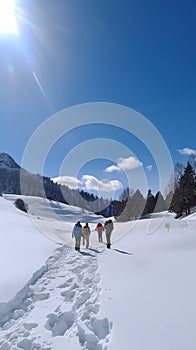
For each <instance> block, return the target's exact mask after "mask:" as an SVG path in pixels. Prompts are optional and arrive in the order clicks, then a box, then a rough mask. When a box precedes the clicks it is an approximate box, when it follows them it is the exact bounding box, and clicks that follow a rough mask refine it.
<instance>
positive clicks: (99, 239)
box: [95, 222, 104, 243]
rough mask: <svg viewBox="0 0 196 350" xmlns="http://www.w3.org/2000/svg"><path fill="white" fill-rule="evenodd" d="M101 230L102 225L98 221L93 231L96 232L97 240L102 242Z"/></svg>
mask: <svg viewBox="0 0 196 350" xmlns="http://www.w3.org/2000/svg"><path fill="white" fill-rule="evenodd" d="M103 230H104V228H103V225H102V224H101V223H100V222H99V223H98V224H97V227H96V229H95V231H97V233H98V241H99V242H100V243H102V242H103V238H102V233H103Z"/></svg>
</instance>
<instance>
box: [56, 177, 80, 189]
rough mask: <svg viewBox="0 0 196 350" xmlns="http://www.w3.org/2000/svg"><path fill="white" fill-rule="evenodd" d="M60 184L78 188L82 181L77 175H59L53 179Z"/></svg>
mask: <svg viewBox="0 0 196 350" xmlns="http://www.w3.org/2000/svg"><path fill="white" fill-rule="evenodd" d="M51 180H52V181H53V182H56V183H58V184H60V185H64V186H68V187H69V188H71V189H76V188H78V186H79V184H80V181H79V180H78V179H77V178H76V177H75V176H58V177H55V178H53V179H51Z"/></svg>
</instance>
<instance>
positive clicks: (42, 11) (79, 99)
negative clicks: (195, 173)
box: [0, 0, 196, 191]
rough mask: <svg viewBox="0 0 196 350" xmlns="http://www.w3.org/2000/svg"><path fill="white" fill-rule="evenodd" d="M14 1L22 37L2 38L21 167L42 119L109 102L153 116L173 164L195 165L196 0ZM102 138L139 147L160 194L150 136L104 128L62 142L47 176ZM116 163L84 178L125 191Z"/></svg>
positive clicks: (6, 129)
mask: <svg viewBox="0 0 196 350" xmlns="http://www.w3.org/2000/svg"><path fill="white" fill-rule="evenodd" d="M15 5H16V12H17V23H18V32H19V35H18V36H15V35H10V34H9V35H8V34H5V33H4V34H2V33H0V51H1V57H0V77H1V79H0V115H1V118H0V123H1V130H2V132H1V139H0V144H1V147H0V151H1V152H7V153H9V154H10V155H11V156H12V157H13V158H14V159H15V160H16V161H17V162H18V163H20V162H21V159H22V156H23V152H24V149H25V147H26V144H27V143H28V140H29V138H30V137H31V135H32V134H33V133H34V132H35V131H36V129H37V128H38V127H39V126H40V125H41V123H43V122H45V121H46V120H47V119H48V118H49V117H51V116H52V115H53V114H54V113H56V112H58V111H61V110H63V109H65V108H67V107H70V106H74V105H77V104H83V103H88V102H98V101H100V102H110V103H116V104H121V105H124V106H127V107H130V108H132V109H134V110H136V111H138V112H139V113H141V114H142V115H144V116H145V117H146V118H147V119H149V121H150V122H151V123H152V124H153V125H154V126H155V127H156V128H157V130H158V131H159V132H160V134H161V135H162V137H163V139H164V140H165V142H166V144H167V147H168V149H169V151H170V153H171V156H172V159H173V162H174V163H176V162H177V161H180V162H183V163H186V161H187V156H186V155H183V154H181V153H180V152H179V151H178V150H182V149H184V148H188V149H192V150H195V114H196V65H195V61H196V41H195V37H196V25H195V18H196V3H195V1H193V0H192V1H191V0H188V1H181V0H173V1H167V0H166V1H159V0H149V1H146V0H132V1H128V0H126V1H125V0H124V1H123V0H122V1H117V0H116V1H115V0H107V1H105V0H99V1H98V0H94V1H92V0H83V1H81V0H73V1H66V0H58V1H55V0H42V1H38V0H34V1H32V2H27V1H22V0H18V1H15ZM84 129H85V130H84ZM45 137H46V138H47V135H45ZM95 137H98V138H99V137H106V138H109V139H114V140H116V141H118V142H120V143H123V144H125V145H126V147H129V148H131V150H132V151H133V152H134V155H135V157H136V158H137V159H139V161H141V162H142V164H143V167H144V169H146V167H147V166H152V169H151V171H148V170H145V172H146V177H147V178H148V180H147V182H148V184H147V187H151V188H153V190H154V191H156V190H157V189H158V186H157V184H156V182H157V181H156V176H157V169H156V165H155V164H154V161H153V157H152V155H151V154H150V152H149V151H148V150H147V149H146V147H145V146H144V145H143V144H142V142H141V140H137V138H136V137H133V136H130V135H126V132H125V131H124V132H123V131H121V132H118V131H117V132H116V129H112V128H110V130H109V128H106V127H105V126H104V125H102V126H101V125H100V126H99V128H98V129H96V130H95V128H94V127H92V126H91V125H89V127H88V126H86V127H85V128H78V129H77V128H76V130H74V131H73V132H72V133H69V134H68V135H65V136H64V137H62V138H61V139H59V140H58V142H56V144H55V146H53V147H51V150H50V152H49V154H48V157H47V160H46V163H45V166H44V174H45V175H47V176H50V177H56V176H58V175H59V174H60V169H61V164H62V162H63V160H64V158H65V157H66V154H67V153H66V152H69V151H70V150H71V149H72V148H73V147H75V146H76V145H77V144H80V143H81V142H84V141H85V140H89V139H93V138H95ZM185 153H186V152H185ZM122 157H123V155H122ZM107 162H108V161H106V160H103V161H100V160H97V162H96V161H91V162H88V163H87V164H86V165H84V166H83V167H82V168H81V169H78V175H79V176H80V177H81V176H82V175H92V176H94V177H96V178H97V179H98V180H100V181H101V180H102V179H105V178H106V175H107V179H108V181H111V180H115V179H117V180H119V181H120V182H122V183H123V185H126V180H125V177H126V176H125V174H123V173H122V172H111V173H107V174H104V169H105V167H106V163H107ZM116 162H117V163H118V158H116ZM110 163H111V162H110ZM34 165H35V169H36V164H32V169H31V170H32V171H33V166H34ZM109 165H111V164H109V162H108V166H109ZM149 169H150V168H149ZM65 172H66V173H65V174H61V175H67V176H72V175H73V174H71V166H70V168H69V169H68V168H66V169H65Z"/></svg>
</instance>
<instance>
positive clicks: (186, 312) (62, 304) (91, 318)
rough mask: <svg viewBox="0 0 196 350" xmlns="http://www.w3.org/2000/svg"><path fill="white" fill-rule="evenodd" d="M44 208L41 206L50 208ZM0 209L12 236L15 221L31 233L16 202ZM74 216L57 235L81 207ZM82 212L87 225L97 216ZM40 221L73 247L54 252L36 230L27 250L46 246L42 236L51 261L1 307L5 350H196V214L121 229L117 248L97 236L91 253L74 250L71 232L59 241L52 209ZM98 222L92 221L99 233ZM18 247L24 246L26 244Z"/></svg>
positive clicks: (0, 346) (0, 337)
mask: <svg viewBox="0 0 196 350" xmlns="http://www.w3.org/2000/svg"><path fill="white" fill-rule="evenodd" d="M12 200H13V199H12ZM29 200H30V201H31V199H29ZM38 202H39V200H38ZM38 202H37V204H36V203H35V202H34V204H33V206H34V208H35V206H36V205H37V206H42V205H43V203H42V205H41V203H40V202H39V204H38ZM0 203H1V204H2V205H1V207H0V209H1V210H0V213H1V214H2V212H3V214H2V216H5V222H4V224H5V227H7V232H9V229H8V227H9V224H10V223H9V221H11V220H9V218H10V215H13V216H15V220H16V217H17V220H19V219H18V218H19V217H20V218H21V226H20V231H23V229H22V226H23V224H24V232H25V223H26V225H27V222H26V220H27V221H29V219H28V217H27V216H26V215H25V214H23V213H20V212H19V213H18V211H17V210H16V209H14V208H13V207H12V203H11V202H10V201H6V200H5V199H1V202H0ZM55 205H57V204H55ZM33 206H32V207H33ZM44 206H45V204H44ZM34 210H35V209H34ZM59 210H60V212H61V211H62V208H59ZM64 210H66V209H65V208H64ZM67 210H68V212H67V219H66V215H65V212H64V211H63V213H62V215H63V221H61V220H60V223H59V226H58V229H63V226H62V227H60V224H61V225H62V224H63V225H65V226H66V225H67V226H66V227H67V228H68V227H69V228H70V229H71V228H72V227H73V218H74V217H75V213H76V212H77V211H78V209H76V208H72V209H71V208H70V211H69V209H68V208H67ZM71 210H73V213H74V214H73V216H72V214H71ZM16 211H17V213H16ZM49 212H50V211H49ZM49 212H48V213H49ZM40 213H41V211H40ZM37 214H38V211H37V212H36V215H35V212H34V215H32V216H37ZM82 214H84V217H85V219H86V215H90V213H80V214H79V215H81V219H82ZM6 215H7V219H6ZM23 220H24V221H23ZM39 220H40V221H43V222H45V230H46V228H47V227H48V228H49V227H50V233H49V235H50V236H51V237H52V239H53V240H55V237H56V239H57V242H59V240H60V239H61V240H63V238H64V242H65V243H66V244H65V245H61V246H59V245H57V246H55V243H54V241H53V242H52V241H49V240H48V239H47V238H46V237H45V236H44V235H42V234H40V231H39V230H38V228H36V227H34V228H33V229H32V233H33V235H32V236H29V244H28V246H26V247H25V249H26V250H29V251H30V246H31V243H32V241H36V243H37V246H39V237H42V239H44V242H45V244H46V245H47V244H48V243H49V242H50V244H52V246H51V247H50V249H51V250H50V249H49V250H48V256H49V255H50V256H49V258H48V259H47V260H46V262H45V264H44V265H43V264H40V266H39V269H38V268H37V270H36V269H35V270H34V272H35V273H34V274H33V276H32V277H31V278H30V279H29V281H28V282H27V283H26V284H24V285H23V286H24V287H23V288H22V289H21V290H20V291H19V292H18V294H17V295H16V296H15V297H14V298H13V299H12V300H10V301H9V302H8V303H4V304H0V326H1V327H2V328H1V330H0V350H5V349H6V350H7V349H8V350H9V349H13V350H19V349H25V350H31V349H44V350H46V349H55V350H56V349H57V350H64V349H69V350H77V349H86V350H117V349H118V350H119V349H123V350H129V349H134V350H143V349H145V350H157V349H160V350H163V349H164V350H165V349H167V350H170V349H171V350H173V349H177V350H185V349H191V350H192V349H194V348H195V344H196V331H195V318H196V306H195V305H196V304H195V295H196V279H195V263H196V254H195V253H196V225H195V221H196V214H192V215H191V216H190V217H187V218H185V219H182V220H174V218H173V215H171V214H169V215H164V214H161V215H158V216H155V217H154V218H151V219H145V220H141V221H137V222H134V223H133V222H130V223H115V230H114V233H113V241H114V243H113V245H112V249H111V250H107V249H106V246H105V244H99V243H98V242H97V235H96V233H95V232H94V231H92V233H91V249H85V248H84V247H83V248H82V251H81V253H78V252H76V251H75V250H73V245H74V242H73V240H72V239H70V240H69V239H68V236H69V237H70V234H69V235H68V233H67V236H66V234H64V237H63V235H62V233H60V235H59V232H60V231H58V230H56V225H57V220H56V218H54V217H51V216H50V215H49V216H48V214H47V210H46V208H42V213H41V215H40V219H37V222H38V221H39ZM66 220H67V221H66ZM75 221H76V220H74V222H75ZM81 221H82V222H85V221H86V220H81ZM88 221H89V222H90V217H89V220H88ZM15 222H16V221H15ZM18 224H19V223H18V221H17V222H16V225H18ZM31 224H32V223H31ZM95 224H96V219H95V217H93V216H92V222H90V225H91V228H92V230H93V227H95ZM29 225H30V224H29ZM153 228H154V230H153ZM24 232H23V234H24ZM17 234H19V231H18V233H17ZM2 242H3V244H5V243H6V239H5V238H4V241H2ZM19 245H21V246H23V241H22V240H21V241H20V244H19ZM53 248H54V249H55V248H56V249H55V250H54V251H53V252H52V249H53ZM16 249H17V250H18V249H20V247H19V246H16ZM21 251H22V249H21ZM9 254H10V253H9V250H8V255H9ZM10 258H11V257H10ZM28 259H29V260H31V259H32V257H31V256H29V257H28ZM4 265H5V266H4V269H5V271H6V264H4ZM10 265H11V264H10ZM12 268H13V270H14V264H13V265H12ZM25 269H26V265H25ZM18 272H19V271H18ZM29 272H30V271H29ZM5 282H6V280H5ZM7 282H9V278H8V280H7Z"/></svg>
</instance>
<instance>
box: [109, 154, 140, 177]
mask: <svg viewBox="0 0 196 350" xmlns="http://www.w3.org/2000/svg"><path fill="white" fill-rule="evenodd" d="M141 166H142V163H141V162H140V161H139V160H138V159H137V158H135V157H133V156H132V157H128V158H119V159H118V160H117V164H116V165H111V166H109V167H107V168H106V169H105V172H107V173H112V172H113V171H122V170H133V169H135V168H138V167H141Z"/></svg>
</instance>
